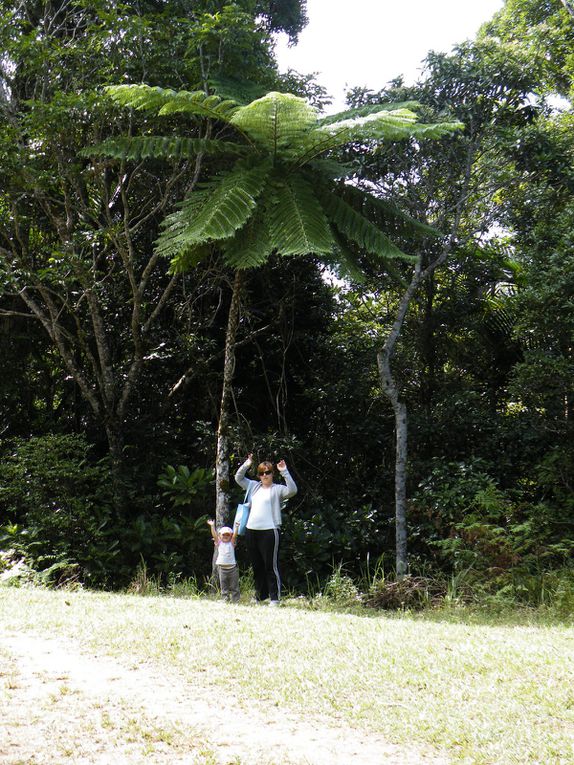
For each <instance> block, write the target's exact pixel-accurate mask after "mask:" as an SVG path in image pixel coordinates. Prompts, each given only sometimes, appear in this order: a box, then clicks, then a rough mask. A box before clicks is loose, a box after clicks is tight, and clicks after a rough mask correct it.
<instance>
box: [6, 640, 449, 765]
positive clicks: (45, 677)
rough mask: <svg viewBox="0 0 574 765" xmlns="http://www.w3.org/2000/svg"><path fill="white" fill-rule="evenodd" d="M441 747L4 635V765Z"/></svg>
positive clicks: (398, 754) (212, 764) (255, 762)
mask: <svg viewBox="0 0 574 765" xmlns="http://www.w3.org/2000/svg"><path fill="white" fill-rule="evenodd" d="M446 762H448V760H447V759H446V758H442V757H440V756H438V755H435V754H434V753H426V752H423V751H421V750H420V749H416V748H414V747H413V748H411V747H400V746H395V745H392V744H389V743H388V742H386V741H385V740H384V739H382V738H381V737H379V736H376V735H372V734H365V733H364V732H363V731H361V732H359V731H355V730H351V729H348V728H345V729H341V728H337V727H336V726H334V725H333V724H331V723H330V722H329V721H326V720H321V719H309V718H308V717H306V716H304V711H302V714H301V715H300V716H298V715H293V714H291V713H286V712H285V711H284V710H283V709H281V708H279V707H272V708H267V707H265V706H264V705H263V704H261V703H258V702H254V703H253V704H250V705H249V708H248V709H247V710H246V709H245V705H243V706H242V705H241V704H240V703H239V702H238V700H237V699H236V698H235V697H234V696H233V694H232V693H230V694H229V695H228V696H227V697H225V698H222V692H221V689H220V687H216V686H210V682H209V673H205V675H201V676H200V677H198V679H197V681H194V682H193V683H191V682H189V681H184V680H182V679H181V678H180V677H178V676H169V675H167V674H165V673H163V672H162V671H161V669H160V668H158V667H157V666H154V665H150V664H133V665H131V666H130V665H129V664H128V663H124V662H119V661H116V660H115V659H112V658H110V657H105V656H94V655H87V654H86V653H83V652H82V651H81V650H80V648H79V647H78V646H77V645H76V644H74V643H73V641H69V640H64V639H61V638H57V639H56V638H44V637H39V636H34V635H28V634H26V635H16V634H0V764H1V765H24V764H25V765H47V764H48V763H49V764H50V765H60V764H61V765H70V763H74V765H96V764H97V765H139V763H153V765H164V763H165V764H167V763H169V764H170V765H179V764H181V765H184V764H185V765H351V764H352V765H379V763H380V764H381V765H382V764H383V763H384V765H399V763H400V765H445V763H446Z"/></svg>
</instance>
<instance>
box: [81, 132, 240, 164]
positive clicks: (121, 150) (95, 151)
mask: <svg viewBox="0 0 574 765" xmlns="http://www.w3.org/2000/svg"><path fill="white" fill-rule="evenodd" d="M245 151H246V150H245V147H244V146H241V144H238V143H236V142H233V141H218V140H215V139H202V138H185V137H181V136H158V135H149V136H142V135H138V136H119V137H117V138H110V139H109V140H107V141H104V142H103V143H101V144H98V145H97V146H91V147H90V148H89V149H85V150H84V151H83V152H82V154H83V155H84V156H94V157H111V158H112V159H128V160H140V159H176V160H177V159H190V158H193V157H196V156H197V155H198V154H200V153H202V154H210V155H216V156H223V155H226V154H229V155H235V156H241V155H244V154H245Z"/></svg>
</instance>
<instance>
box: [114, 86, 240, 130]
mask: <svg viewBox="0 0 574 765" xmlns="http://www.w3.org/2000/svg"><path fill="white" fill-rule="evenodd" d="M104 90H105V92H106V93H107V94H108V95H109V96H110V97H111V98H112V99H113V100H114V101H115V102H116V103H117V104H119V105H120V106H128V107H130V108H131V109H138V110H142V111H143V110H146V111H152V112H155V113H156V114H158V115H168V114H175V113H182V112H183V113H188V114H196V115H198V116H202V117H210V118H211V119H218V120H223V121H224V122H229V119H230V117H231V115H232V114H233V112H234V111H235V110H236V109H237V108H238V107H237V104H236V103H235V101H230V100H223V99H221V98H220V97H219V96H212V95H211V96H210V95H207V94H206V93H204V92H203V91H202V90H195V91H187V90H178V91H176V90H171V89H169V88H158V87H153V88H152V87H150V86H149V85H109V86H108V87H107V88H105V89H104Z"/></svg>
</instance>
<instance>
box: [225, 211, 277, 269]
mask: <svg viewBox="0 0 574 765" xmlns="http://www.w3.org/2000/svg"><path fill="white" fill-rule="evenodd" d="M272 252H273V247H272V245H271V239H270V237H269V229H268V227H267V223H266V220H265V217H264V215H257V214H256V215H255V216H254V217H253V218H251V219H250V220H249V221H248V222H247V224H246V225H245V226H244V227H243V228H242V229H241V230H240V231H238V232H237V234H236V235H235V236H234V237H233V238H232V239H229V240H227V241H226V242H225V245H224V250H223V259H224V261H225V263H226V264H227V265H228V266H231V267H232V268H239V269H244V268H256V267H257V266H261V265H263V263H265V262H266V261H267V260H268V259H269V257H270V256H271V253H272Z"/></svg>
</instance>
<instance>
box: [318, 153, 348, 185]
mask: <svg viewBox="0 0 574 765" xmlns="http://www.w3.org/2000/svg"><path fill="white" fill-rule="evenodd" d="M308 167H309V169H310V170H311V172H314V173H318V174H319V175H320V176H321V177H322V178H325V179H327V180H330V181H334V180H341V179H343V178H348V177H349V176H351V175H355V173H356V172H357V170H356V168H354V167H351V165H346V164H344V163H343V162H337V161H336V160H334V159H330V158H327V157H326V158H322V157H321V158H319V159H316V160H313V161H311V162H309V165H308Z"/></svg>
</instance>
